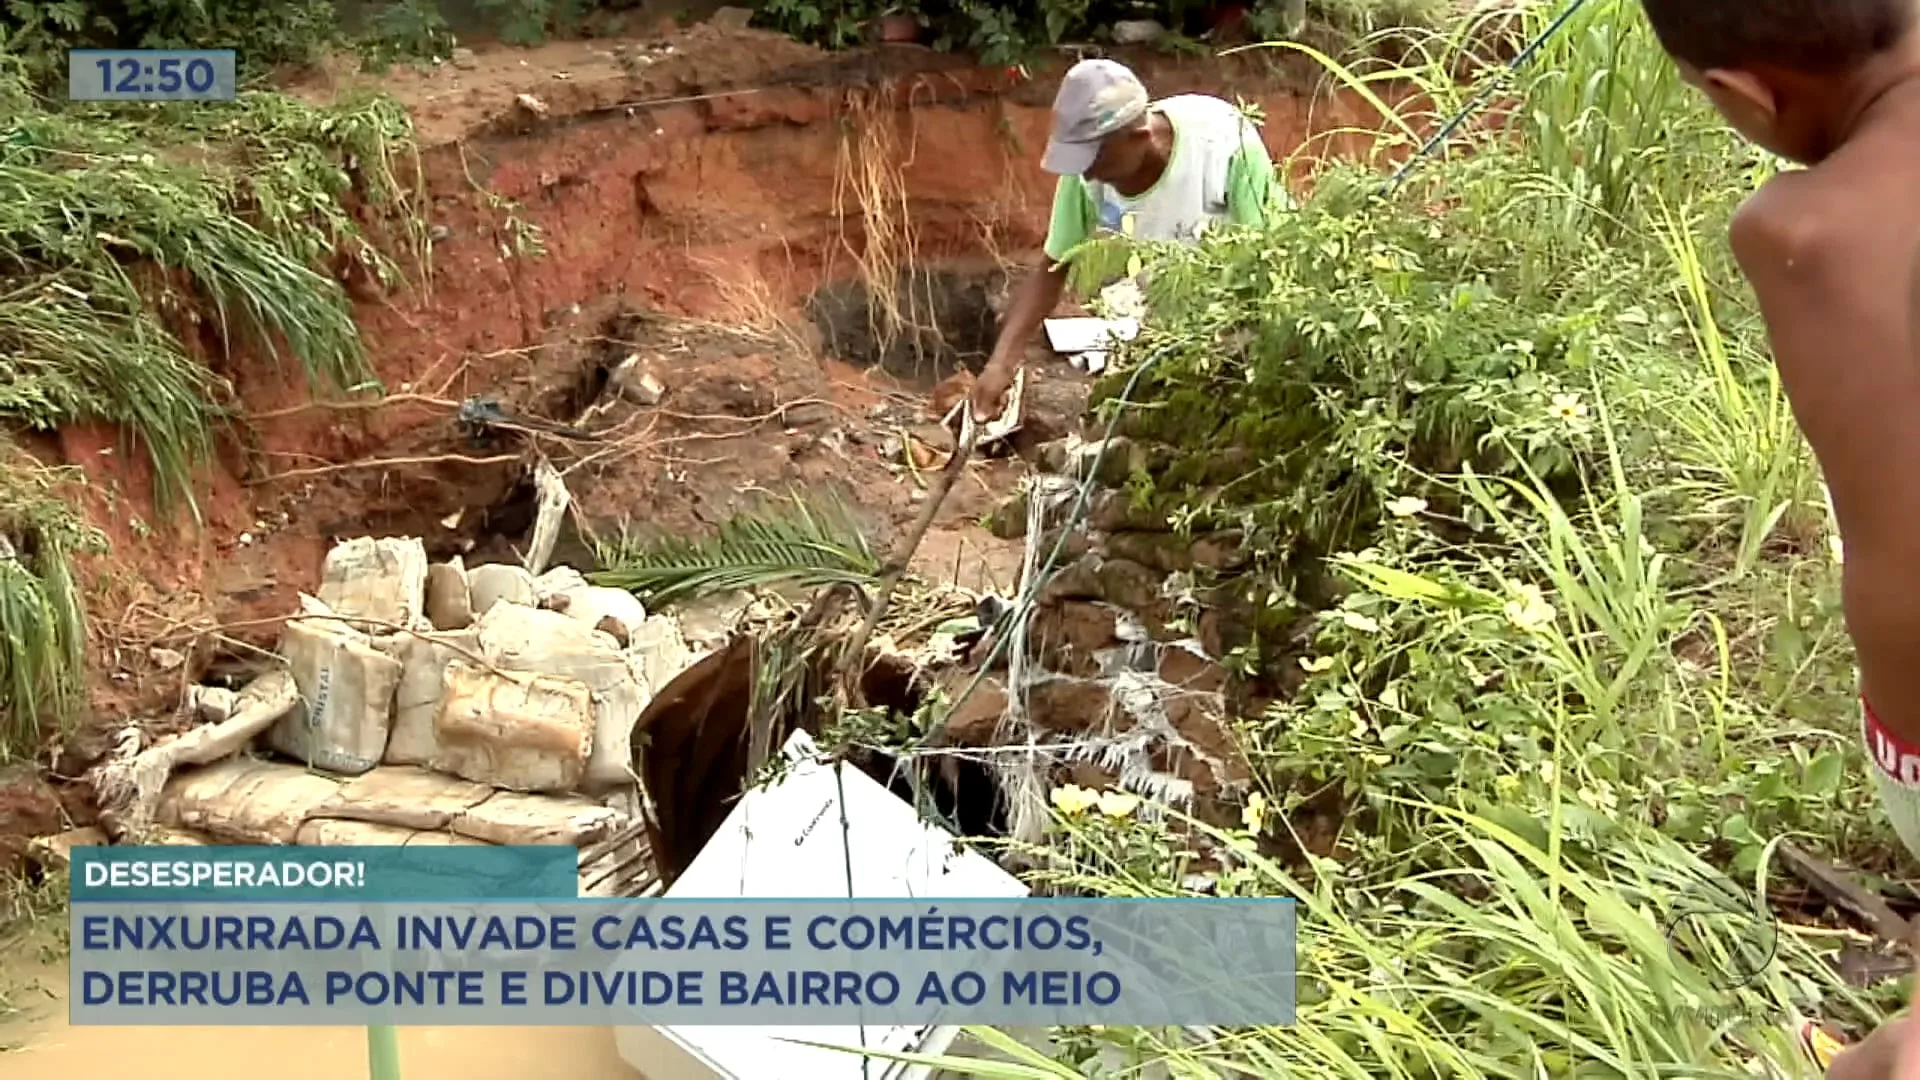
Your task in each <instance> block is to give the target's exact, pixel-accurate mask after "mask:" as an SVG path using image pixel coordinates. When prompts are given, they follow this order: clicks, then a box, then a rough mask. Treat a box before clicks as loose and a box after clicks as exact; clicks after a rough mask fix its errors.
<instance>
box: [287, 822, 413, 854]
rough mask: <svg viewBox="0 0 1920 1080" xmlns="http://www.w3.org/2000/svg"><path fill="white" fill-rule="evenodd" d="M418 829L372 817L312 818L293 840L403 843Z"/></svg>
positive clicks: (324, 844) (345, 844) (366, 844)
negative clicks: (349, 818) (381, 821)
mask: <svg viewBox="0 0 1920 1080" xmlns="http://www.w3.org/2000/svg"><path fill="white" fill-rule="evenodd" d="M417 835H419V833H418V831H417V830H414V829H403V828H399V827H397V826H394V825H381V824H378V823H376V822H371V821H350V820H347V819H345V818H314V819H312V820H310V821H308V822H307V823H306V824H304V825H302V826H300V831H299V832H298V833H297V834H295V837H294V842H295V843H297V844H300V845H302V846H304V847H363V846H364V847H404V846H405V845H406V843H407V841H409V840H411V839H413V838H414V837H415V836H417Z"/></svg>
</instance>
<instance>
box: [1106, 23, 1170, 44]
mask: <svg viewBox="0 0 1920 1080" xmlns="http://www.w3.org/2000/svg"><path fill="white" fill-rule="evenodd" d="M1166 32H1167V28H1166V27H1164V26H1162V25H1160V23H1159V21H1158V20H1155V19H1121V20H1120V21H1119V22H1116V23H1114V24H1113V43H1114V44H1115V45H1145V44H1146V43H1147V42H1149V41H1154V40H1156V39H1158V38H1161V37H1163V36H1165V35H1166Z"/></svg>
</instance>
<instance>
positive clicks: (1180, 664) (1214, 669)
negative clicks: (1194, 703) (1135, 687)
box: [1156, 642, 1228, 693]
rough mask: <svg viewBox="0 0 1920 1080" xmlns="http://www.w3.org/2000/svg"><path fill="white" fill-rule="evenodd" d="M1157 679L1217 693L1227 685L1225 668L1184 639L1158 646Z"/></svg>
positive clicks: (1204, 691) (1199, 690)
mask: <svg viewBox="0 0 1920 1080" xmlns="http://www.w3.org/2000/svg"><path fill="white" fill-rule="evenodd" d="M1156 671H1157V673H1158V674H1159V676H1160V678H1161V679H1162V680H1164V681H1165V682H1167V683H1168V684H1169V685H1172V686H1177V687H1179V688H1180V689H1182V690H1190V691H1197V692H1201V693H1219V692H1220V691H1223V690H1225V689H1226V687H1227V682H1228V675H1227V669H1226V668H1223V667H1221V666H1220V665H1219V664H1217V663H1214V662H1213V661H1212V660H1211V659H1209V658H1208V657H1206V656H1205V655H1203V654H1202V653H1200V652H1199V651H1198V650H1197V649H1196V648H1194V647H1192V646H1190V645H1188V644H1187V643H1185V642H1174V643H1172V644H1170V645H1165V646H1162V647H1161V650H1160V662H1159V664H1158V665H1157V668H1156Z"/></svg>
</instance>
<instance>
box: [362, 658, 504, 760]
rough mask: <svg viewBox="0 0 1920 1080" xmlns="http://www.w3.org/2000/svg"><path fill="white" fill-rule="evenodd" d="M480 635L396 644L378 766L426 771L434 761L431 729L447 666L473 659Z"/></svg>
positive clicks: (435, 741) (436, 752)
mask: <svg viewBox="0 0 1920 1080" xmlns="http://www.w3.org/2000/svg"><path fill="white" fill-rule="evenodd" d="M479 651H480V635H479V633H478V632H477V631H475V630H473V629H471V628H469V629H465V630H451V631H447V632H445V633H434V634H418V635H408V636H407V637H405V639H404V640H402V641H400V642H399V652H400V683H399V686H398V687H397V688H396V690H395V692H394V700H393V725H392V732H391V734H389V735H388V737H387V749H386V753H385V754H384V755H383V756H382V758H381V760H382V761H384V762H386V763H387V764H388V765H432V764H433V762H434V761H435V760H437V759H438V758H439V756H440V737H439V736H438V735H437V734H435V730H434V723H435V721H436V720H438V718H439V716H440V701H441V698H442V697H443V696H444V695H445V693H446V671H447V665H448V664H449V663H451V662H453V660H454V659H455V658H457V657H460V656H469V657H471V656H476V655H478V653H479Z"/></svg>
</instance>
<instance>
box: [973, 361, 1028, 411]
mask: <svg viewBox="0 0 1920 1080" xmlns="http://www.w3.org/2000/svg"><path fill="white" fill-rule="evenodd" d="M1019 368H1020V365H1019V364H1018V363H1017V362H1012V363H1009V362H1007V361H1005V360H1003V359H1002V358H1000V357H998V356H996V357H994V358H993V359H992V360H990V361H988V362H987V366H986V367H984V368H982V369H981V371H980V376H979V378H977V379H975V380H974V382H973V395H972V404H971V405H970V406H969V407H970V408H971V409H973V422H974V423H976V424H984V423H987V422H989V421H992V420H998V419H999V418H1000V413H1001V412H1002V411H1003V410H1005V409H1006V407H1007V390H1008V389H1010V388H1011V387H1012V386H1013V377H1014V375H1015V374H1017V373H1018V371H1019Z"/></svg>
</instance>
